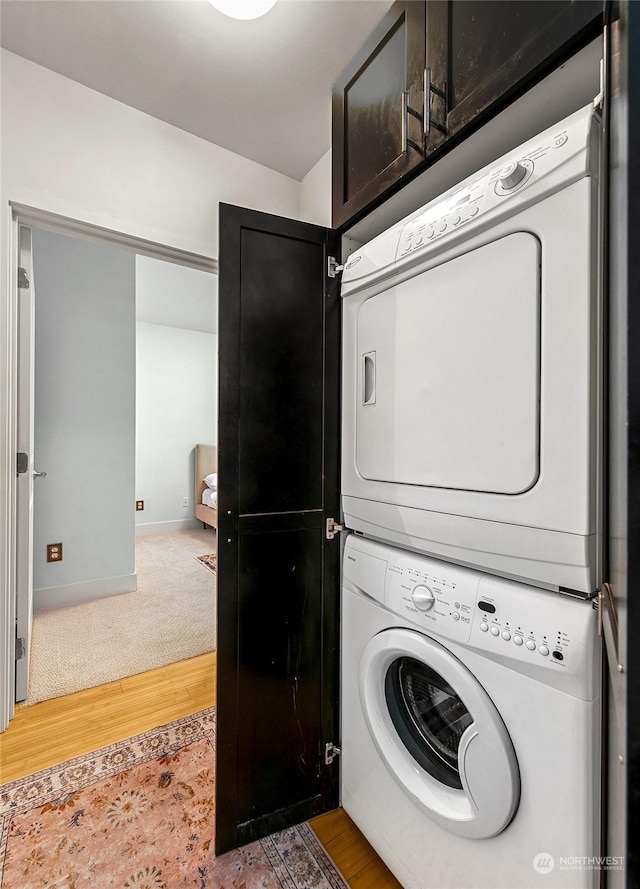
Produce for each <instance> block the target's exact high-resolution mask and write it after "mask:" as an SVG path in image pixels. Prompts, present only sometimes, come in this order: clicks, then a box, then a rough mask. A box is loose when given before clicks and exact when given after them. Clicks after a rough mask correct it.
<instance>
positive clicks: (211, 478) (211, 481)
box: [204, 472, 218, 488]
mask: <svg viewBox="0 0 640 889" xmlns="http://www.w3.org/2000/svg"><path fill="white" fill-rule="evenodd" d="M204 483H205V485H206V486H207V487H208V488H217V487H218V473H217V472H212V473H211V475H208V476H207V477H206V478H205V480H204Z"/></svg>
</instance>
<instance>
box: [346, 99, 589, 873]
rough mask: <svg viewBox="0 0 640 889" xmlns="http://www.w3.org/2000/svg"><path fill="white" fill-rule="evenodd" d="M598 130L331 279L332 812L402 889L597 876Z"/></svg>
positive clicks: (532, 157) (435, 210) (484, 188)
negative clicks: (337, 293)
mask: <svg viewBox="0 0 640 889" xmlns="http://www.w3.org/2000/svg"><path fill="white" fill-rule="evenodd" d="M599 145H600V123H599V119H598V117H597V115H596V114H595V113H594V111H593V109H592V108H591V107H588V108H585V109H583V110H581V111H579V112H577V113H576V114H574V115H573V116H571V117H570V118H568V119H566V120H565V121H563V122H562V123H560V124H558V125H557V126H555V127H553V128H552V129H550V130H548V131H546V132H545V133H543V134H541V135H540V136H539V137H537V138H536V139H533V140H532V141H530V142H528V143H526V144H525V145H523V146H521V147H520V148H519V149H517V150H515V151H513V152H510V153H509V154H508V155H506V156H505V157H503V158H501V159H499V160H498V161H496V163H495V164H493V165H491V166H490V167H487V168H485V169H483V170H481V171H480V172H479V173H477V174H476V175H474V176H472V177H470V178H468V179H466V180H465V181H464V182H462V183H461V184H460V185H459V186H457V187H456V188H454V189H451V190H450V191H448V192H446V193H445V194H443V195H442V196H440V197H439V198H437V199H436V200H434V201H432V202H431V203H429V204H428V205H427V206H425V207H424V208H422V209H421V210H419V211H418V212H416V213H414V214H412V215H411V216H409V217H408V218H407V219H405V220H403V221H402V222H400V223H399V224H398V225H396V226H394V227H393V228H391V229H390V230H388V231H386V232H384V233H383V234H381V235H380V236H378V237H377V238H375V239H374V240H373V241H371V242H370V243H369V244H367V245H365V246H364V247H363V248H362V249H361V250H359V251H358V252H356V253H354V254H352V255H351V256H350V257H349V260H348V262H347V263H346V265H345V269H344V275H343V284H342V297H343V338H344V351H343V453H342V473H343V475H342V505H343V512H344V518H345V524H346V526H347V527H348V528H349V529H350V530H351V531H352V532H353V533H351V534H350V535H349V536H348V537H347V539H346V543H345V549H344V555H343V559H344V560H343V601H342V614H343V629H342V701H343V705H342V751H343V755H342V801H343V806H344V808H345V809H346V811H347V812H348V813H349V815H350V816H351V817H352V818H353V820H354V821H355V822H356V824H357V825H358V826H359V827H360V829H361V830H362V832H363V833H364V834H365V836H366V837H367V838H368V839H369V841H370V842H371V843H372V845H373V846H374V848H375V849H376V850H377V852H378V853H379V855H380V856H381V857H382V858H383V859H384V861H385V862H386V863H387V865H388V866H389V868H390V869H391V870H392V871H393V872H394V874H395V875H396V876H397V877H398V879H399V881H400V882H401V883H402V885H403V886H404V887H407V889H467V887H486V889H497V887H505V889H507V887H508V889H520V887H529V886H532V887H538V886H547V887H553V889H565V887H567V889H569V887H581V889H586V887H594V886H596V885H597V884H598V881H599V869H598V866H597V862H596V861H594V859H595V858H596V857H597V856H598V853H599V842H598V838H599V817H600V813H599V808H600V805H599V777H598V771H599V745H600V700H599V686H600V646H599V640H598V634H597V612H596V610H595V609H594V607H593V599H592V597H593V596H594V594H595V593H596V591H597V590H598V588H599V585H600V582H601V560H600V546H601V529H600V514H601V499H602V492H601V485H602V474H601V472H600V465H601V459H602V454H601V437H602V430H601V425H602V417H601V414H602V395H601V387H602V354H601V352H602V350H601V343H600V331H601V327H602V325H601V311H602V308H601V289H600V287H599V274H600V267H599V240H598V237H599V236H598V233H599V207H598V194H599V191H598V174H599Z"/></svg>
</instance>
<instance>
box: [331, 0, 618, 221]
mask: <svg viewBox="0 0 640 889" xmlns="http://www.w3.org/2000/svg"><path fill="white" fill-rule="evenodd" d="M602 27H603V3H602V0H426V2H418V0H414V2H398V3H395V4H394V5H393V6H392V8H391V10H390V11H389V13H388V14H387V16H386V18H385V19H384V20H383V22H382V23H381V25H380V26H379V27H378V29H377V30H376V31H375V33H374V34H373V35H372V37H371V39H370V40H369V41H368V42H367V44H366V45H365V46H364V47H363V49H362V50H361V51H360V52H359V53H358V55H357V56H356V58H355V59H354V60H353V62H352V63H351V64H350V65H349V67H348V68H347V70H346V71H345V72H344V74H343V75H342V77H341V78H340V80H339V81H338V82H337V83H336V85H335V87H334V91H333V141H332V146H333V174H332V175H333V224H334V226H336V227H338V228H342V229H343V230H344V229H346V228H347V227H348V225H349V224H352V223H354V222H356V221H357V220H358V219H360V218H361V217H362V216H363V215H364V214H365V213H366V212H367V211H368V210H370V209H373V207H375V206H376V205H377V204H379V203H380V202H381V201H383V200H384V199H385V198H386V197H388V196H389V195H390V194H392V193H393V192H394V191H397V190H398V189H399V188H400V187H402V185H403V184H405V183H406V182H408V181H409V180H410V179H412V178H413V176H414V175H415V174H416V173H418V172H420V171H422V170H423V169H425V168H426V167H427V166H429V165H431V164H433V163H435V161H436V160H437V159H438V158H439V157H441V156H442V155H443V154H444V153H445V152H447V151H448V150H450V149H451V148H453V147H454V146H455V145H456V144H457V143H459V142H460V141H461V140H462V139H464V138H466V137H467V136H468V135H470V134H471V133H472V132H473V131H474V130H476V129H477V128H478V127H480V126H482V124H483V123H485V122H486V121H487V120H489V119H490V118H491V117H492V116H494V115H495V114H497V113H498V112H500V111H501V110H502V109H503V108H505V107H506V105H508V104H509V103H510V102H513V101H515V100H516V99H517V98H518V97H519V96H521V95H522V94H523V93H524V92H525V91H526V90H527V89H529V88H530V87H532V86H533V85H534V84H535V83H537V82H538V81H539V80H541V79H542V78H543V77H544V76H545V75H547V74H548V73H550V72H551V71H552V70H553V69H554V68H556V67H557V66H558V65H560V64H562V62H564V61H566V60H567V59H568V58H569V57H570V56H571V55H572V54H573V53H574V52H576V51H577V50H578V49H580V48H582V47H583V46H585V45H586V44H587V43H588V42H589V41H590V40H592V39H593V38H594V37H596V36H597V34H598V33H599V32H600V31H601V30H602ZM403 53H404V56H403ZM403 58H405V59H406V67H405V68H403V66H402V60H403ZM404 90H406V91H408V108H409V110H408V112H407V113H406V114H403V104H402V93H403V91H404ZM403 127H406V129H405V130H404V136H405V138H404V139H403Z"/></svg>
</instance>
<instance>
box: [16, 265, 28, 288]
mask: <svg viewBox="0 0 640 889" xmlns="http://www.w3.org/2000/svg"><path fill="white" fill-rule="evenodd" d="M30 286H31V283H30V281H29V275H28V274H27V270H26V269H23V268H19V269H18V287H19V288H20V289H21V290H28V289H29V287H30Z"/></svg>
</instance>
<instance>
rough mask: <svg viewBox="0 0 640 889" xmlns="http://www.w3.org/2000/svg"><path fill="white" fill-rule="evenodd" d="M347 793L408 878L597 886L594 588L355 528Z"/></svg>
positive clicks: (476, 885) (453, 886)
mask: <svg viewBox="0 0 640 889" xmlns="http://www.w3.org/2000/svg"><path fill="white" fill-rule="evenodd" d="M342 615H343V631H342V757H341V759H342V804H343V806H344V808H345V810H346V811H347V812H348V813H349V815H350V816H351V818H352V819H353V820H354V821H355V823H356V824H357V825H358V827H359V828H360V830H361V831H362V832H363V833H364V835H365V836H366V837H367V839H368V840H369V842H370V843H371V844H372V845H373V847H374V848H375V849H376V851H377V852H378V854H379V855H380V857H381V858H382V859H383V860H384V861H385V862H386V864H387V865H388V867H389V868H390V869H391V870H392V871H393V873H394V874H395V875H396V877H397V878H398V879H399V881H400V882H401V884H402V885H403V886H404V887H405V889H471V887H473V889H526V887H547V889H578V887H579V889H594V887H596V886H597V885H598V880H599V872H598V870H597V867H595V866H594V862H593V861H592V860H591V861H590V859H593V857H595V856H597V855H598V854H599V780H598V764H599V745H600V728H599V713H600V704H599V679H598V677H599V664H600V654H599V652H600V647H599V642H598V636H597V619H596V618H597V615H596V612H595V611H594V610H593V608H592V604H591V603H590V602H588V601H584V600H580V599H573V598H571V597H568V596H558V595H556V594H554V593H552V592H548V591H543V590H539V589H534V588H532V587H529V586H525V585H523V584H517V583H514V582H513V581H508V580H505V579H502V578H496V577H494V576H490V575H486V574H481V573H479V572H475V571H470V570H468V569H465V568H461V567H458V566H453V565H450V564H447V563H445V562H441V561H437V560H435V559H430V558H427V557H424V556H420V555H416V554H414V553H411V552H406V551H403V550H399V549H395V548H393V547H389V546H385V545H383V544H380V543H377V542H375V541H370V540H367V539H365V538H359V537H357V536H354V535H350V536H349V537H348V539H347V541H346V544H345V552H344V569H343V602H342Z"/></svg>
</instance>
